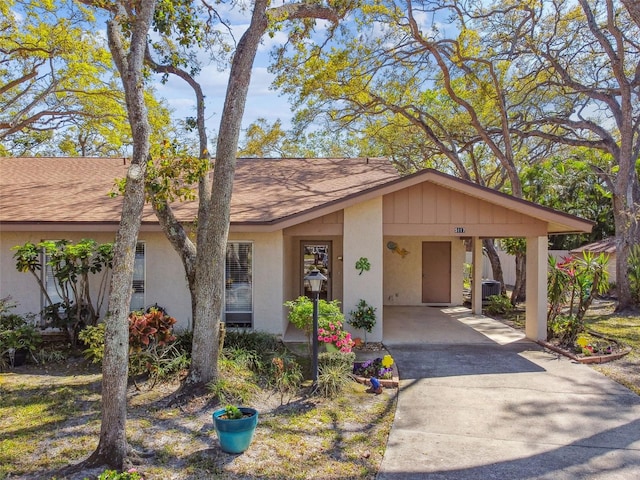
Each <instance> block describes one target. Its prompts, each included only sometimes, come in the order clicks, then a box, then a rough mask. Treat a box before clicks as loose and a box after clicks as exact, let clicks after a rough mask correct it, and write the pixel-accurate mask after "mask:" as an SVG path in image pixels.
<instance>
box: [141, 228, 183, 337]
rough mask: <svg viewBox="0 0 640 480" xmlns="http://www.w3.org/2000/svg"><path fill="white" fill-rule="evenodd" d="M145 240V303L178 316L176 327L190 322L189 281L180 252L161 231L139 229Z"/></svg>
mask: <svg viewBox="0 0 640 480" xmlns="http://www.w3.org/2000/svg"><path fill="white" fill-rule="evenodd" d="M138 241H140V242H144V244H145V298H144V301H145V305H153V304H155V303H157V304H158V305H160V306H162V307H164V308H166V309H167V313H169V315H171V316H172V317H174V318H175V319H176V320H177V323H176V327H175V328H176V329H185V330H186V329H190V328H191V327H192V325H193V318H192V315H191V297H190V295H189V285H188V283H187V279H186V276H185V273H184V267H183V266H182V260H181V259H180V256H179V255H178V254H177V253H176V251H175V250H174V249H173V247H172V246H171V244H170V243H169V241H168V240H167V239H166V237H165V236H164V233H162V232H140V235H139V237H138Z"/></svg>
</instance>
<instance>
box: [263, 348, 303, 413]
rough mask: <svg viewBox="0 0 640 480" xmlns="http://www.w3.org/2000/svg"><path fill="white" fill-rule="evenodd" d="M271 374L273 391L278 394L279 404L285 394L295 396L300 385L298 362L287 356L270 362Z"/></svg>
mask: <svg viewBox="0 0 640 480" xmlns="http://www.w3.org/2000/svg"><path fill="white" fill-rule="evenodd" d="M271 372H272V378H273V384H274V387H275V389H276V390H277V391H278V392H279V393H280V404H282V403H283V401H284V396H285V395H286V394H290V395H293V394H295V393H296V392H297V391H298V389H299V388H300V385H301V384H302V380H303V376H302V369H301V368H300V365H299V364H298V362H296V361H295V360H294V359H293V358H291V357H290V356H288V355H281V356H277V357H274V358H273V359H272V360H271Z"/></svg>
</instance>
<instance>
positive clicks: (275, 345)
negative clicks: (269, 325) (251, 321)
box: [224, 330, 282, 352]
mask: <svg viewBox="0 0 640 480" xmlns="http://www.w3.org/2000/svg"><path fill="white" fill-rule="evenodd" d="M224 346H225V347H227V348H234V347H235V348H242V349H244V350H253V351H256V352H275V351H277V350H278V349H280V348H282V342H281V341H280V340H279V339H278V337H276V336H275V335H272V334H270V333H266V332H257V331H251V330H247V331H243V330H227V331H226V334H225V337H224Z"/></svg>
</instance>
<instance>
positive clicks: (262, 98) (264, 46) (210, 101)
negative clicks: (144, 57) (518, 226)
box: [154, 12, 293, 132]
mask: <svg viewBox="0 0 640 480" xmlns="http://www.w3.org/2000/svg"><path fill="white" fill-rule="evenodd" d="M227 15H228V17H227V18H228V20H229V22H231V24H232V31H233V35H234V37H235V39H236V41H238V40H239V39H240V37H241V36H242V34H243V33H244V31H245V30H246V29H247V27H248V17H247V15H241V14H237V13H234V12H227ZM285 42H286V36H285V34H284V33H283V32H276V33H275V34H274V35H273V37H271V36H269V35H264V37H263V40H262V43H261V45H260V47H259V49H258V54H257V56H256V60H255V63H254V67H253V70H252V75H251V83H250V85H249V92H248V97H247V102H246V106H245V113H244V118H243V122H242V127H243V129H245V128H247V127H248V126H249V124H251V123H253V122H254V121H256V120H257V119H259V118H264V119H266V120H267V122H268V123H269V124H271V123H273V122H275V121H276V120H278V119H280V120H281V121H282V124H283V127H284V128H288V127H289V126H290V124H291V119H292V118H293V113H292V112H291V107H290V105H289V102H288V100H287V98H286V97H285V96H283V95H281V94H280V93H279V92H277V91H276V90H274V89H273V88H272V87H271V84H272V82H273V80H274V75H273V74H271V73H269V71H268V66H269V63H270V60H271V58H270V52H271V51H272V50H273V48H274V46H276V45H282V44H284V43H285ZM228 78H229V70H228V69H227V70H225V71H219V67H218V66H217V65H213V64H211V65H207V66H205V67H204V68H203V69H202V72H201V73H200V75H199V76H198V77H197V80H198V82H199V83H200V85H201V86H202V89H203V92H204V94H205V97H206V98H205V105H206V115H207V121H206V125H207V130H208V131H209V132H216V131H217V130H218V126H219V123H220V115H221V112H222V106H223V103H224V96H225V94H226V89H227V82H228ZM154 86H155V88H156V91H157V93H158V96H160V97H161V98H164V99H165V100H166V101H167V103H168V105H169V107H170V108H171V109H172V110H174V115H173V116H174V117H175V118H185V117H187V116H195V104H196V102H195V97H194V95H193V91H192V90H191V88H190V87H189V86H188V85H187V84H186V83H185V82H184V81H182V80H180V79H178V78H175V77H170V78H169V80H168V81H167V82H166V83H165V84H161V83H160V81H159V77H158V81H157V82H155V84H154Z"/></svg>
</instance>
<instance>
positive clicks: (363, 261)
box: [356, 257, 371, 275]
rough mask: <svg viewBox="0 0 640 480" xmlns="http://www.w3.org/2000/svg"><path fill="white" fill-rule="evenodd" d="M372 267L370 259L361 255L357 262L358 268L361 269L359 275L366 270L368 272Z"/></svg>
mask: <svg viewBox="0 0 640 480" xmlns="http://www.w3.org/2000/svg"><path fill="white" fill-rule="evenodd" d="M370 269H371V264H370V263H369V259H368V258H366V257H360V258H359V259H358V261H357V262H356V270H360V273H358V275H362V272H364V271H365V270H366V271H367V272H368V271H369V270H370Z"/></svg>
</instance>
